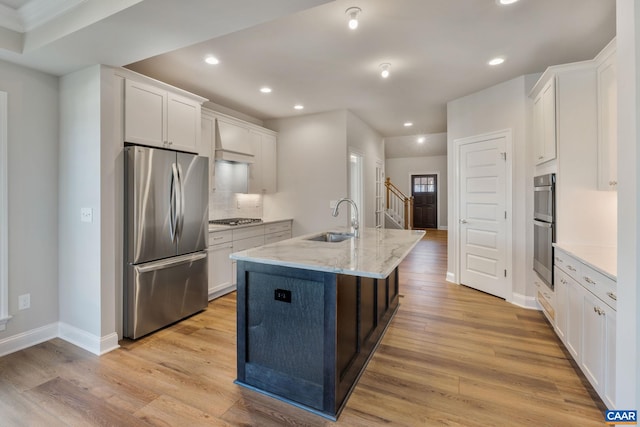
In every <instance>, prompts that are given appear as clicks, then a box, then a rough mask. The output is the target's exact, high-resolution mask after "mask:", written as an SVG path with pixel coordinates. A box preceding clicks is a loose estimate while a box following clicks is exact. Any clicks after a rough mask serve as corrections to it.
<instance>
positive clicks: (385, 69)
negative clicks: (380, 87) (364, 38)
mask: <svg viewBox="0 0 640 427" xmlns="http://www.w3.org/2000/svg"><path fill="white" fill-rule="evenodd" d="M390 70H391V64H389V63H388V62H385V63H384V64H380V76H381V77H382V78H383V79H386V78H387V77H389V74H390V73H391V71H390Z"/></svg>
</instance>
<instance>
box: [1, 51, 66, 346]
mask: <svg viewBox="0 0 640 427" xmlns="http://www.w3.org/2000/svg"><path fill="white" fill-rule="evenodd" d="M0 90H1V91H4V92H7V93H8V148H7V150H8V162H7V163H8V173H9V176H8V185H9V194H8V203H9V208H8V214H9V215H8V223H9V280H8V285H9V314H10V315H11V316H13V318H12V319H11V320H9V322H8V323H7V325H6V326H7V327H6V330H4V331H2V332H0V353H1V352H2V343H7V342H8V341H11V340H12V337H20V336H21V334H25V333H28V332H29V331H32V330H34V329H36V328H43V327H47V326H49V325H52V324H55V322H57V320H58V304H57V301H58V78H57V77H54V76H50V75H47V74H44V73H41V72H38V71H34V70H31V69H28V68H24V67H21V66H18V65H14V64H10V63H7V62H4V61H0ZM26 293H29V294H31V308H30V309H27V310H21V311H18V296H19V295H22V294H26Z"/></svg>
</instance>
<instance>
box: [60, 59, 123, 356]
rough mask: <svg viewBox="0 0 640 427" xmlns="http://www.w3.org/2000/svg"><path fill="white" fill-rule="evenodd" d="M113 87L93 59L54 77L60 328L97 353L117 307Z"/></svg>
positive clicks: (118, 168) (111, 342) (110, 339)
mask: <svg viewBox="0 0 640 427" xmlns="http://www.w3.org/2000/svg"><path fill="white" fill-rule="evenodd" d="M117 90H118V85H117V83H116V81H115V80H114V78H113V73H112V72H111V70H110V69H105V68H103V67H101V66H99V65H96V66H92V67H89V68H86V69H84V70H80V71H77V72H74V73H71V74H68V75H65V76H63V77H61V79H60V100H61V102H60V111H61V114H60V157H59V158H60V175H59V180H60V198H59V201H60V203H59V218H60V220H59V225H58V227H59V232H60V234H61V235H62V236H64V239H60V244H59V254H60V255H59V256H60V263H59V266H60V270H59V292H60V301H59V304H60V335H61V337H62V338H64V339H66V340H68V341H70V342H72V343H75V344H77V345H79V346H81V347H83V348H85V349H87V350H89V351H92V352H94V353H97V354H101V353H103V352H105V351H108V350H111V349H113V348H114V347H117V338H118V337H117V335H116V333H115V330H116V323H118V322H119V320H118V319H119V317H118V316H120V314H121V308H120V306H121V295H122V294H121V286H122V285H121V280H122V265H121V264H122V250H121V246H122V237H121V236H122V215H123V214H122V207H123V205H122V203H123V193H122V179H123V178H122V173H123V171H122V158H121V156H122V154H121V152H122V146H121V144H116V143H115V142H116V141H117V133H118V132H117V129H119V127H118V123H119V122H118V121H117V120H119V117H121V115H120V114H118V113H117V112H118V105H117V103H116V98H115V96H114V94H117ZM120 108H121V107H120ZM83 207H84V208H91V209H92V211H93V221H92V222H91V223H87V222H81V221H80V209H81V208H83ZM116 301H118V302H117V303H116Z"/></svg>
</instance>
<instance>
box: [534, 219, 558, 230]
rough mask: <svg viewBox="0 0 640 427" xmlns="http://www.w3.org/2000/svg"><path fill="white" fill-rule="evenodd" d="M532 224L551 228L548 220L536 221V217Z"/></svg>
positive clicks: (551, 225)
mask: <svg viewBox="0 0 640 427" xmlns="http://www.w3.org/2000/svg"><path fill="white" fill-rule="evenodd" d="M533 225H537V226H538V227H544V228H551V227H553V224H552V223H550V222H544V221H538V220H537V219H534V220H533Z"/></svg>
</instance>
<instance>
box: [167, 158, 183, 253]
mask: <svg viewBox="0 0 640 427" xmlns="http://www.w3.org/2000/svg"><path fill="white" fill-rule="evenodd" d="M170 185H171V188H170V189H169V191H170V192H171V195H170V197H169V201H170V202H169V203H170V206H169V232H170V233H171V241H172V242H174V243H175V242H176V239H177V238H178V215H179V206H178V200H180V177H179V176H178V168H177V166H176V164H175V163H173V164H172V165H171V184H170Z"/></svg>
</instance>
